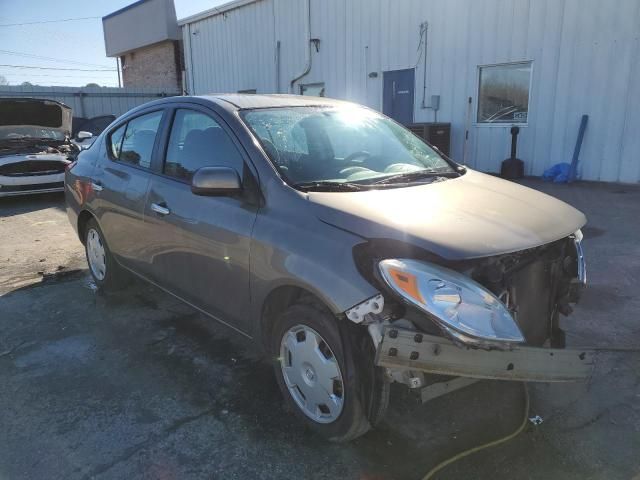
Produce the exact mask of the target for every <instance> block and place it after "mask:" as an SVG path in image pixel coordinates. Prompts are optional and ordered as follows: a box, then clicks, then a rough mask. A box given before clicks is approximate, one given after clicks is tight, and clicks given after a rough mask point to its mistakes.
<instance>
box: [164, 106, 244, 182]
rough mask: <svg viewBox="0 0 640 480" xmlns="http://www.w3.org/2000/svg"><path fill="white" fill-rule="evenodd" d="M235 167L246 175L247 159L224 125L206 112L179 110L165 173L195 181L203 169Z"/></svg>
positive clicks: (168, 151) (172, 133) (173, 128)
mask: <svg viewBox="0 0 640 480" xmlns="http://www.w3.org/2000/svg"><path fill="white" fill-rule="evenodd" d="M207 166H216V167H232V168H235V169H236V171H237V172H238V173H239V174H242V168H243V159H242V156H241V155H240V152H238V150H237V148H236V146H235V145H234V143H233V141H232V140H231V138H230V137H229V135H227V133H226V132H225V131H224V130H223V129H222V127H221V126H220V124H219V123H218V122H216V121H215V120H214V119H213V118H211V117H210V116H208V115H205V114H204V113H200V112H196V111H194V110H187V109H178V110H176V114H175V118H174V120H173V126H172V127H171V135H170V137H169V145H168V147H167V158H166V160H165V164H164V173H165V175H169V176H171V177H175V178H180V179H183V180H191V177H192V176H193V174H194V172H195V171H196V170H198V169H199V168H201V167H207Z"/></svg>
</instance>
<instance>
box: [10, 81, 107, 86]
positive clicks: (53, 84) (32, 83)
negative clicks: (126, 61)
mask: <svg viewBox="0 0 640 480" xmlns="http://www.w3.org/2000/svg"><path fill="white" fill-rule="evenodd" d="M25 81H26V80H25ZM26 82H27V83H29V84H31V86H33V87H73V88H77V87H83V86H84V85H69V83H67V82H43V83H34V82H29V81H26ZM22 83H24V82H20V83H19V84H17V83H14V84H9V85H6V86H9V87H21V86H23V85H22ZM81 83H84V82H81ZM88 83H97V82H88ZM101 86H102V87H109V88H118V86H117V85H116V84H114V85H101Z"/></svg>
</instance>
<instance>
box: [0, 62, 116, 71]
mask: <svg viewBox="0 0 640 480" xmlns="http://www.w3.org/2000/svg"><path fill="white" fill-rule="evenodd" d="M0 67H9V68H28V69H35V70H67V71H72V72H117V71H118V70H116V69H111V70H106V69H99V70H98V69H86V68H62V67H34V66H31V65H12V64H8V63H3V64H0Z"/></svg>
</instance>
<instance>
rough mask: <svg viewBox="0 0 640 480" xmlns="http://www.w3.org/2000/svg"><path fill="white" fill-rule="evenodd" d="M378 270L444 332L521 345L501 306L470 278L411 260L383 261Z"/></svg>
mask: <svg viewBox="0 0 640 480" xmlns="http://www.w3.org/2000/svg"><path fill="white" fill-rule="evenodd" d="M379 268H380V273H381V274H382V277H383V278H384V280H385V282H387V284H388V285H389V287H391V288H392V289H393V290H394V291H395V292H396V293H398V294H399V295H401V296H402V297H403V298H404V299H406V300H407V301H408V302H409V303H412V304H413V305H415V306H416V307H418V308H419V309H421V310H423V311H425V312H428V313H430V314H432V315H434V316H435V317H436V318H437V319H438V320H439V321H441V322H442V323H443V325H444V326H445V327H446V328H451V329H454V330H456V331H458V332H461V333H463V334H466V335H470V336H471V337H475V338H481V339H486V340H494V341H501V342H524V336H523V335H522V332H521V331H520V328H518V325H517V324H516V322H515V321H514V319H513V318H512V317H511V314H510V313H509V311H508V310H507V309H506V307H505V306H504V305H503V304H502V302H501V301H500V300H498V299H497V298H496V297H495V295H493V293H491V292H490V291H489V290H487V289H485V288H484V287H482V286H481V285H480V284H478V283H476V282H474V281H473V280H471V279H470V278H468V277H466V276H464V275H462V274H460V273H458V272H455V271H453V270H449V269H447V268H443V267H440V266H438V265H434V264H431V263H426V262H421V261H418V260H410V259H387V260H382V261H381V262H380V263H379Z"/></svg>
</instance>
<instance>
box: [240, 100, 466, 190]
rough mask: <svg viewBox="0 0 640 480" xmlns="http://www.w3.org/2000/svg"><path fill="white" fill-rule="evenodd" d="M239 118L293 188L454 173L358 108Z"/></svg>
mask: <svg viewBox="0 0 640 480" xmlns="http://www.w3.org/2000/svg"><path fill="white" fill-rule="evenodd" d="M242 116H243V118H244V120H245V122H246V123H247V124H248V125H249V127H250V128H251V130H252V131H253V132H254V134H255V135H256V136H257V137H258V138H259V140H260V142H261V143H262V146H263V148H264V150H265V151H266V152H267V154H268V155H269V158H270V159H271V161H272V162H273V163H274V165H275V166H276V168H277V169H278V170H279V171H280V173H281V174H282V176H283V177H284V179H285V180H286V181H287V182H288V183H289V184H291V185H293V186H304V185H310V184H318V183H322V184H323V185H326V184H333V183H335V184H340V183H342V184H344V185H349V186H352V187H354V188H357V186H358V185H369V186H371V185H376V184H378V185H382V184H385V183H387V184H388V183H394V182H395V181H396V180H397V183H409V182H416V181H424V178H426V177H432V178H434V177H436V176H437V175H447V174H455V170H454V169H453V167H451V165H450V164H449V163H448V162H446V161H445V160H444V159H443V158H442V157H441V156H440V155H439V154H438V153H437V152H436V151H435V150H433V149H432V148H431V147H429V146H428V145H427V144H426V143H424V142H423V141H422V140H421V139H419V138H418V137H416V136H415V135H414V134H413V133H411V132H410V131H409V130H407V129H405V128H404V127H402V126H400V125H398V124H397V123H395V122H394V121H393V120H391V119H389V118H387V117H385V116H382V115H380V114H378V113H375V112H373V111H371V110H368V109H365V108H362V107H358V106H349V107H340V108H325V107H287V108H271V109H257V110H248V111H245V112H243V114H242Z"/></svg>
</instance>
